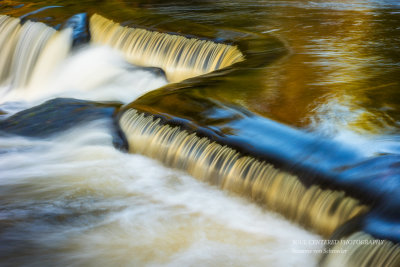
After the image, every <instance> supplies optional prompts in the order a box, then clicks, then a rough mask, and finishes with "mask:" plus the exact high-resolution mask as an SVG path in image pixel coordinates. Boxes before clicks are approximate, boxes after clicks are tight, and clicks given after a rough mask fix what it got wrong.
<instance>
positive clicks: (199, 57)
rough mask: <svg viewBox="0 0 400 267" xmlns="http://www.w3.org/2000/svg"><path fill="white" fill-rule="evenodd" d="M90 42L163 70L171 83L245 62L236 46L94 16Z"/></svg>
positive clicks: (133, 60) (130, 60) (91, 23)
mask: <svg viewBox="0 0 400 267" xmlns="http://www.w3.org/2000/svg"><path fill="white" fill-rule="evenodd" d="M90 31H91V35H92V42H94V43H98V44H107V45H109V46H111V47H113V48H115V49H117V50H119V51H121V52H122V53H123V54H124V55H125V57H126V59H127V60H128V61H129V62H131V63H132V64H135V65H139V66H152V67H159V68H162V69H163V70H164V71H165V72H166V74H167V78H168V80H169V81H170V82H179V81H182V80H184V79H187V78H191V77H195V76H198V75H202V74H205V73H209V72H212V71H214V70H218V69H222V68H225V67H228V66H230V65H232V64H234V63H237V62H240V61H242V60H243V59H244V56H243V54H242V53H241V52H240V51H239V49H238V48H237V47H235V46H231V45H226V44H218V43H214V42H211V41H206V40H199V39H195V38H186V37H184V36H178V35H172V34H166V33H160V32H153V31H148V30H144V29H139V28H129V27H122V26H120V24H118V23H115V22H113V21H111V20H108V19H105V18H104V17H102V16H100V15H97V14H95V15H93V16H92V17H91V19H90Z"/></svg>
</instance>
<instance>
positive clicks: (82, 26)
mask: <svg viewBox="0 0 400 267" xmlns="http://www.w3.org/2000/svg"><path fill="white" fill-rule="evenodd" d="M65 28H72V30H73V33H72V36H73V46H74V47H78V46H81V45H83V44H86V43H88V42H89V41H90V32H89V23H88V18H87V15H86V13H79V14H76V15H74V16H72V17H71V18H69V19H68V20H67V21H66V22H65V24H64V25H63V27H62V29H65Z"/></svg>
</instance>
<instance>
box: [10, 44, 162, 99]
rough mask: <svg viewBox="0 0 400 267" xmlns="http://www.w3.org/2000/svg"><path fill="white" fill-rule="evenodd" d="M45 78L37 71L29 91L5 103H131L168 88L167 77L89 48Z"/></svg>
mask: <svg viewBox="0 0 400 267" xmlns="http://www.w3.org/2000/svg"><path fill="white" fill-rule="evenodd" d="M43 65H44V66H43V69H44V70H45V74H46V75H44V74H42V73H41V72H40V71H37V72H36V73H37V75H36V76H34V79H33V81H32V82H31V83H30V84H29V85H28V86H27V87H26V88H18V89H13V90H9V91H8V93H7V94H6V95H5V96H4V97H3V101H26V102H31V103H34V104H37V103H39V102H43V101H44V100H48V99H51V98H54V97H75V98H79V99H85V100H96V101H120V102H123V103H129V102H131V101H133V100H135V99H136V98H137V97H139V96H141V95H143V94H144V93H147V92H149V91H152V90H154V89H157V88H159V87H162V86H164V85H165V84H167V81H166V79H165V77H163V76H159V75H157V74H155V73H152V72H151V71H149V70H147V69H144V68H140V67H136V66H133V65H130V64H128V63H127V62H125V61H124V60H123V58H122V56H121V55H120V54H119V53H118V52H116V51H114V50H112V49H111V48H107V47H98V46H87V47H85V48H83V49H81V50H79V51H77V52H75V53H73V54H71V55H70V56H68V57H66V58H65V59H64V60H63V61H61V62H60V63H59V64H57V67H55V68H54V69H52V70H51V71H48V67H47V66H45V64H43Z"/></svg>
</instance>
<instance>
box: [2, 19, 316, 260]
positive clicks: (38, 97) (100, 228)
mask: <svg viewBox="0 0 400 267" xmlns="http://www.w3.org/2000/svg"><path fill="white" fill-rule="evenodd" d="M15 22H18V23H19V20H15V19H10V18H6V17H2V23H3V27H4V28H6V29H7V31H3V32H5V33H7V35H6V34H4V36H2V40H1V41H2V42H3V43H7V44H8V46H7V47H8V48H10V49H9V50H10V51H14V48H13V47H14V46H15V44H19V45H18V46H17V48H18V49H16V50H15V51H16V52H15V53H14V52H13V53H9V54H10V55H8V54H7V53H3V54H2V56H1V60H0V61H2V63H4V64H5V65H7V64H8V63H10V62H11V61H12V62H17V63H18V64H16V63H14V65H15V68H12V69H10V70H7V72H6V73H4V79H3V80H2V84H1V86H2V87H1V88H0V95H1V99H0V103H1V105H0V109H1V110H3V111H6V112H7V113H8V114H3V115H1V116H2V118H4V117H7V116H9V115H10V114H13V113H16V112H18V111H20V110H23V109H26V108H29V107H31V106H34V105H36V104H40V103H42V102H44V101H45V100H48V99H52V98H54V97H73V98H78V99H86V100H97V101H120V102H123V103H129V102H131V101H133V100H135V99H136V98H137V97H139V96H141V95H143V94H144V93H146V92H148V91H151V90H154V89H156V88H159V87H161V86H163V85H165V84H166V83H167V81H166V79H165V77H163V76H160V75H158V74H156V73H153V72H151V71H149V70H147V69H145V68H139V67H135V66H133V65H130V64H128V63H127V62H126V61H125V60H124V59H123V57H122V56H121V55H120V54H119V53H118V52H116V51H114V50H112V49H110V48H106V47H99V46H94V45H88V46H86V47H84V48H81V49H80V50H78V51H73V52H71V51H70V49H71V31H70V30H66V31H63V32H55V31H54V30H53V29H49V28H48V27H47V26H44V25H43V24H35V23H31V24H27V25H28V26H29V27H33V28H34V29H37V31H41V32H43V33H46V35H45V36H44V37H46V38H44V37H43V38H41V39H40V38H37V36H36V35H34V34H32V36H30V35H28V34H27V33H25V30H24V29H25V28H26V27H28V26H25V28H22V30H20V29H19V27H17V26H15V25H14V24H13V23H15ZM29 34H30V32H29ZM11 37H12V38H11ZM28 37H29V38H28ZM10 38H11V39H10ZM24 38H28V39H27V41H24V40H25V39H24ZM8 40H9V41H8ZM31 42H32V43H31ZM31 44H35V45H31ZM25 46H28V47H33V48H35V49H33V48H32V49H33V50H32V51H33V52H30V50H26V49H24V47H25ZM7 51H8V50H7ZM27 59H29V63H30V64H29V65H26V66H25V65H24V64H23V63H24V62H28V61H27ZM4 64H3V65H4ZM14 69H15V71H14ZM17 69H18V70H17ZM21 75H22V76H21ZM20 76H21V77H22V78H21V77H20ZM113 127H114V126H113V125H112V123H111V122H110V121H107V120H97V121H93V122H92V123H86V124H85V125H78V126H76V127H75V128H73V129H70V130H67V131H64V132H62V133H59V134H57V135H54V136H52V137H50V138H41V139H33V138H27V137H18V136H5V135H0V265H2V266H3V265H5V266H7V265H9V266H20V265H24V266H298V265H302V266H314V265H316V264H317V260H318V256H319V255H318V254H310V253H301V252H296V251H294V250H295V249H301V248H299V246H298V245H295V244H294V242H295V241H296V240H307V239H320V237H319V236H316V235H314V234H311V233H309V232H307V231H305V230H303V229H301V228H300V227H298V226H295V225H293V224H291V223H289V222H288V221H286V220H284V219H283V218H281V217H280V216H278V215H276V214H273V213H270V212H267V211H265V210H263V209H261V208H260V207H258V206H256V205H255V204H252V203H250V202H248V201H247V200H245V199H243V198H240V197H237V196H233V195H230V194H228V193H227V192H223V191H220V190H218V189H217V188H216V187H213V186H210V185H208V184H205V183H201V182H199V181H197V180H195V179H194V178H193V177H191V176H189V175H187V174H184V173H182V172H180V171H177V170H173V169H169V168H166V167H164V166H162V165H161V164H160V163H158V162H157V161H154V160H151V159H149V158H146V157H144V156H140V155H132V154H127V153H123V152H120V151H118V150H116V149H115V148H114V147H113V145H112V134H111V132H112V130H111V129H112V128H113ZM307 249H309V248H307Z"/></svg>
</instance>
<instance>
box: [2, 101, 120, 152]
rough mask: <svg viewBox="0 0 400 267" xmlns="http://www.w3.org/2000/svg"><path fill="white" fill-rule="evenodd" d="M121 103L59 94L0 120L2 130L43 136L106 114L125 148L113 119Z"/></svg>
mask: <svg viewBox="0 0 400 267" xmlns="http://www.w3.org/2000/svg"><path fill="white" fill-rule="evenodd" d="M120 105H121V104H120V103H98V102H90V101H84V100H77V99H72V98H56V99H52V100H49V101H46V102H45V103H43V104H41V105H38V106H35V107H32V108H29V109H26V110H23V111H20V112H18V113H16V114H14V115H12V116H10V117H8V118H6V119H5V120H2V121H0V133H2V134H14V135H21V136H28V137H38V138H43V137H48V136H51V135H53V134H56V133H59V132H62V131H65V130H67V129H70V128H72V127H75V126H78V125H79V124H81V123H85V122H89V121H93V120H96V119H101V118H105V119H109V120H110V127H112V128H113V137H114V145H115V146H116V147H117V148H120V149H124V147H127V146H126V144H125V143H126V142H125V141H124V139H123V138H122V137H121V136H122V135H121V134H120V131H119V130H118V127H116V124H115V123H114V114H115V113H116V111H117V110H118V109H119V107H120Z"/></svg>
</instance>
